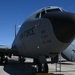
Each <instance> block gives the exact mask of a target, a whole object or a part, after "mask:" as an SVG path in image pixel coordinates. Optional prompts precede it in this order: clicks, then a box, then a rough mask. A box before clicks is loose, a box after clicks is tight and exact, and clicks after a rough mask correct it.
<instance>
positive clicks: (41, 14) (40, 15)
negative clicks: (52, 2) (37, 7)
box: [36, 11, 45, 18]
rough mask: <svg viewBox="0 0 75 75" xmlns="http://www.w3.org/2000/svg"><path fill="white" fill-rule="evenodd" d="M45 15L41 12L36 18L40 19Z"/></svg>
mask: <svg viewBox="0 0 75 75" xmlns="http://www.w3.org/2000/svg"><path fill="white" fill-rule="evenodd" d="M44 14H45V11H42V12H40V13H38V14H37V15H36V18H40V17H42V16H43V15H44Z"/></svg>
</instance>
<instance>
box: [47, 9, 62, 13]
mask: <svg viewBox="0 0 75 75" xmlns="http://www.w3.org/2000/svg"><path fill="white" fill-rule="evenodd" d="M46 11H47V13H49V12H54V11H61V10H60V9H49V10H46Z"/></svg>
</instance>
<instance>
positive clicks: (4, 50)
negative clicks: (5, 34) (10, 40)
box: [0, 45, 18, 57]
mask: <svg viewBox="0 0 75 75" xmlns="http://www.w3.org/2000/svg"><path fill="white" fill-rule="evenodd" d="M12 54H13V55H18V52H17V50H14V49H12V48H11V47H9V46H5V45H0V57H1V56H3V55H6V56H10V55H12Z"/></svg>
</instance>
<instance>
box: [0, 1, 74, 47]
mask: <svg viewBox="0 0 75 75" xmlns="http://www.w3.org/2000/svg"><path fill="white" fill-rule="evenodd" d="M47 6H59V7H62V8H63V9H65V10H67V11H69V12H73V13H75V0H0V45H9V46H10V45H11V44H12V42H13V40H14V37H15V36H14V27H15V24H16V25H17V31H18V30H19V27H18V26H19V25H22V23H23V22H24V21H25V19H26V18H27V17H28V16H30V15H31V14H32V13H33V12H35V11H37V10H38V9H40V8H43V7H47ZM73 44H74V45H75V41H73Z"/></svg>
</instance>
